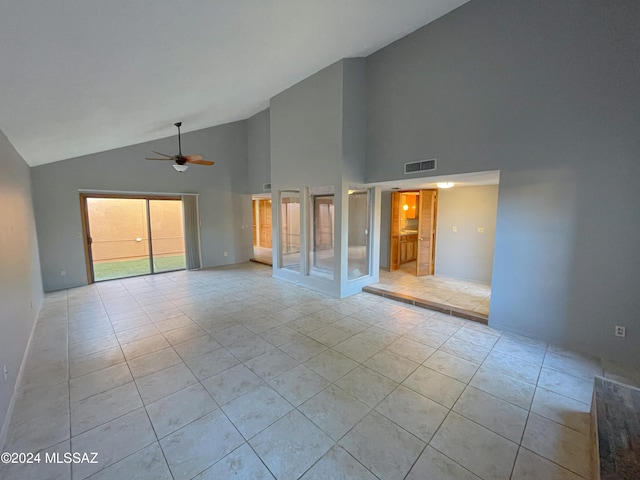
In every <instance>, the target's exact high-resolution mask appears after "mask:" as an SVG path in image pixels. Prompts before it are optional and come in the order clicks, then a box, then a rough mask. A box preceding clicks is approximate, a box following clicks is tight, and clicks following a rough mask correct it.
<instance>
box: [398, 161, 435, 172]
mask: <svg viewBox="0 0 640 480" xmlns="http://www.w3.org/2000/svg"><path fill="white" fill-rule="evenodd" d="M435 169H436V159H435V158H432V159H430V160H420V161H419V162H409V163H405V164H404V174H405V175H408V174H410V173H416V172H427V171H430V170H435Z"/></svg>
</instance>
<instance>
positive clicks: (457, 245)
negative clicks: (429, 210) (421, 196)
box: [435, 185, 498, 283]
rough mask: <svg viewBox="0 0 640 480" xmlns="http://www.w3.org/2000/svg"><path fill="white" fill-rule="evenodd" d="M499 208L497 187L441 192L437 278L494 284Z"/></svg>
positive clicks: (441, 190) (454, 189) (458, 188)
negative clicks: (442, 276) (443, 277)
mask: <svg viewBox="0 0 640 480" xmlns="http://www.w3.org/2000/svg"><path fill="white" fill-rule="evenodd" d="M497 208H498V186H497V185H487V186H481V187H454V188H450V189H440V190H439V191H438V223H437V228H436V259H435V269H436V270H435V273H436V275H446V276H449V277H456V278H461V279H464V280H472V281H475V282H483V283H491V272H492V270H493V247H494V243H495V233H496V214H497ZM452 227H456V229H457V232H455V233H454V232H453V231H452ZM478 227H482V228H484V233H478Z"/></svg>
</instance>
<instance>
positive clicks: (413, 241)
mask: <svg viewBox="0 0 640 480" xmlns="http://www.w3.org/2000/svg"><path fill="white" fill-rule="evenodd" d="M417 254H418V235H400V263H401V264H402V263H407V262H413V261H414V260H415V259H416V258H417Z"/></svg>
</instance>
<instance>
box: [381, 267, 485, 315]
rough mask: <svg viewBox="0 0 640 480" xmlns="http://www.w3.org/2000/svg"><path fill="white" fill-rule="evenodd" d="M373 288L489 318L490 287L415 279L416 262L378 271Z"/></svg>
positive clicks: (442, 279)
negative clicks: (390, 270) (377, 280)
mask: <svg viewBox="0 0 640 480" xmlns="http://www.w3.org/2000/svg"><path fill="white" fill-rule="evenodd" d="M372 287H377V288H380V289H382V290H387V291H389V292H395V293H403V294H405V295H409V296H411V297H415V298H419V299H421V300H429V301H432V302H436V303H442V304H444V305H450V306H453V307H459V308H463V309H465V310H471V311H473V312H477V313H482V314H484V315H489V306H490V303H491V285H489V284H486V283H481V282H471V281H468V280H460V279H457V278H453V277H447V276H444V275H426V276H422V277H416V262H408V263H405V264H402V265H401V266H400V269H399V270H395V271H393V272H388V271H385V270H380V281H379V282H378V283H374V284H373V285H372Z"/></svg>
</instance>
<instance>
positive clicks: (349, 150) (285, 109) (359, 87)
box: [270, 58, 377, 296]
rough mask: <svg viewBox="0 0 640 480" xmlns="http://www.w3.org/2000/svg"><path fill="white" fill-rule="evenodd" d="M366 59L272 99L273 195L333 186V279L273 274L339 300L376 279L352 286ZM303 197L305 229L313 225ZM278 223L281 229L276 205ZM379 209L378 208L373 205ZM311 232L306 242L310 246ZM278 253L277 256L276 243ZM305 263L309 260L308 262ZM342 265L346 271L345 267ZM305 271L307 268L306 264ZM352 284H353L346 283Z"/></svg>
mask: <svg viewBox="0 0 640 480" xmlns="http://www.w3.org/2000/svg"><path fill="white" fill-rule="evenodd" d="M365 68H366V64H365V61H364V60H363V59H361V58H354V59H343V60H341V61H339V62H337V63H335V64H333V65H330V66H329V67H327V68H324V69H323V70H321V71H319V72H317V73H315V74H314V75H312V76H310V77H308V78H306V79H304V80H303V81H302V82H300V83H297V84H296V85H294V86H292V87H291V88H289V89H287V90H285V91H284V92H282V93H280V94H279V95H277V96H275V97H274V98H272V99H271V102H270V103H271V107H270V110H271V183H272V190H273V192H274V193H275V192H278V191H279V190H283V189H299V190H300V191H301V193H303V192H304V189H305V187H324V186H333V187H334V193H335V196H334V205H335V210H334V211H335V217H334V221H335V230H334V232H335V233H334V255H335V257H334V279H333V280H328V279H324V278H318V277H314V276H307V275H301V274H299V273H297V272H292V271H291V270H281V269H277V268H276V269H275V270H274V276H276V277H278V278H281V279H284V280H288V281H295V282H299V283H301V284H303V285H305V286H308V287H310V288H315V289H318V290H322V291H324V292H326V293H329V294H331V295H334V296H346V295H348V294H350V293H354V292H355V291H356V290H359V287H360V286H361V284H364V283H367V282H371V281H375V278H376V276H377V255H376V260H374V262H373V263H374V265H372V272H373V273H374V276H373V277H368V278H365V279H360V280H356V281H353V282H347V272H346V264H347V262H346V259H347V252H348V244H347V242H348V238H347V237H348V211H349V208H348V190H349V187H350V186H356V185H357V184H362V183H363V181H364V170H365V161H364V158H365V157H364V149H365V140H366V124H365V120H366V109H365V100H366V97H365V86H366V82H365V74H366V70H365ZM305 201H306V199H305V198H304V194H303V195H302V208H301V212H302V219H301V223H302V225H306V224H307V222H308V220H309V219H308V218H307V215H308V209H307V208H306V205H305ZM274 205H275V207H274V212H273V213H274V215H273V219H274V220H273V222H274V223H273V225H274V228H275V229H278V228H279V225H278V215H277V213H278V212H277V202H274ZM374 208H377V206H374ZM305 230H306V229H303V232H302V238H301V243H302V245H303V257H304V246H306V237H305V235H306V233H305ZM274 252H275V253H274V255H275V256H276V257H277V255H278V245H277V242H276V244H275V248H274ZM303 262H304V258H303ZM341 266H344V267H345V268H344V269H342V268H341ZM303 270H304V266H303ZM347 283H348V285H347Z"/></svg>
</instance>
